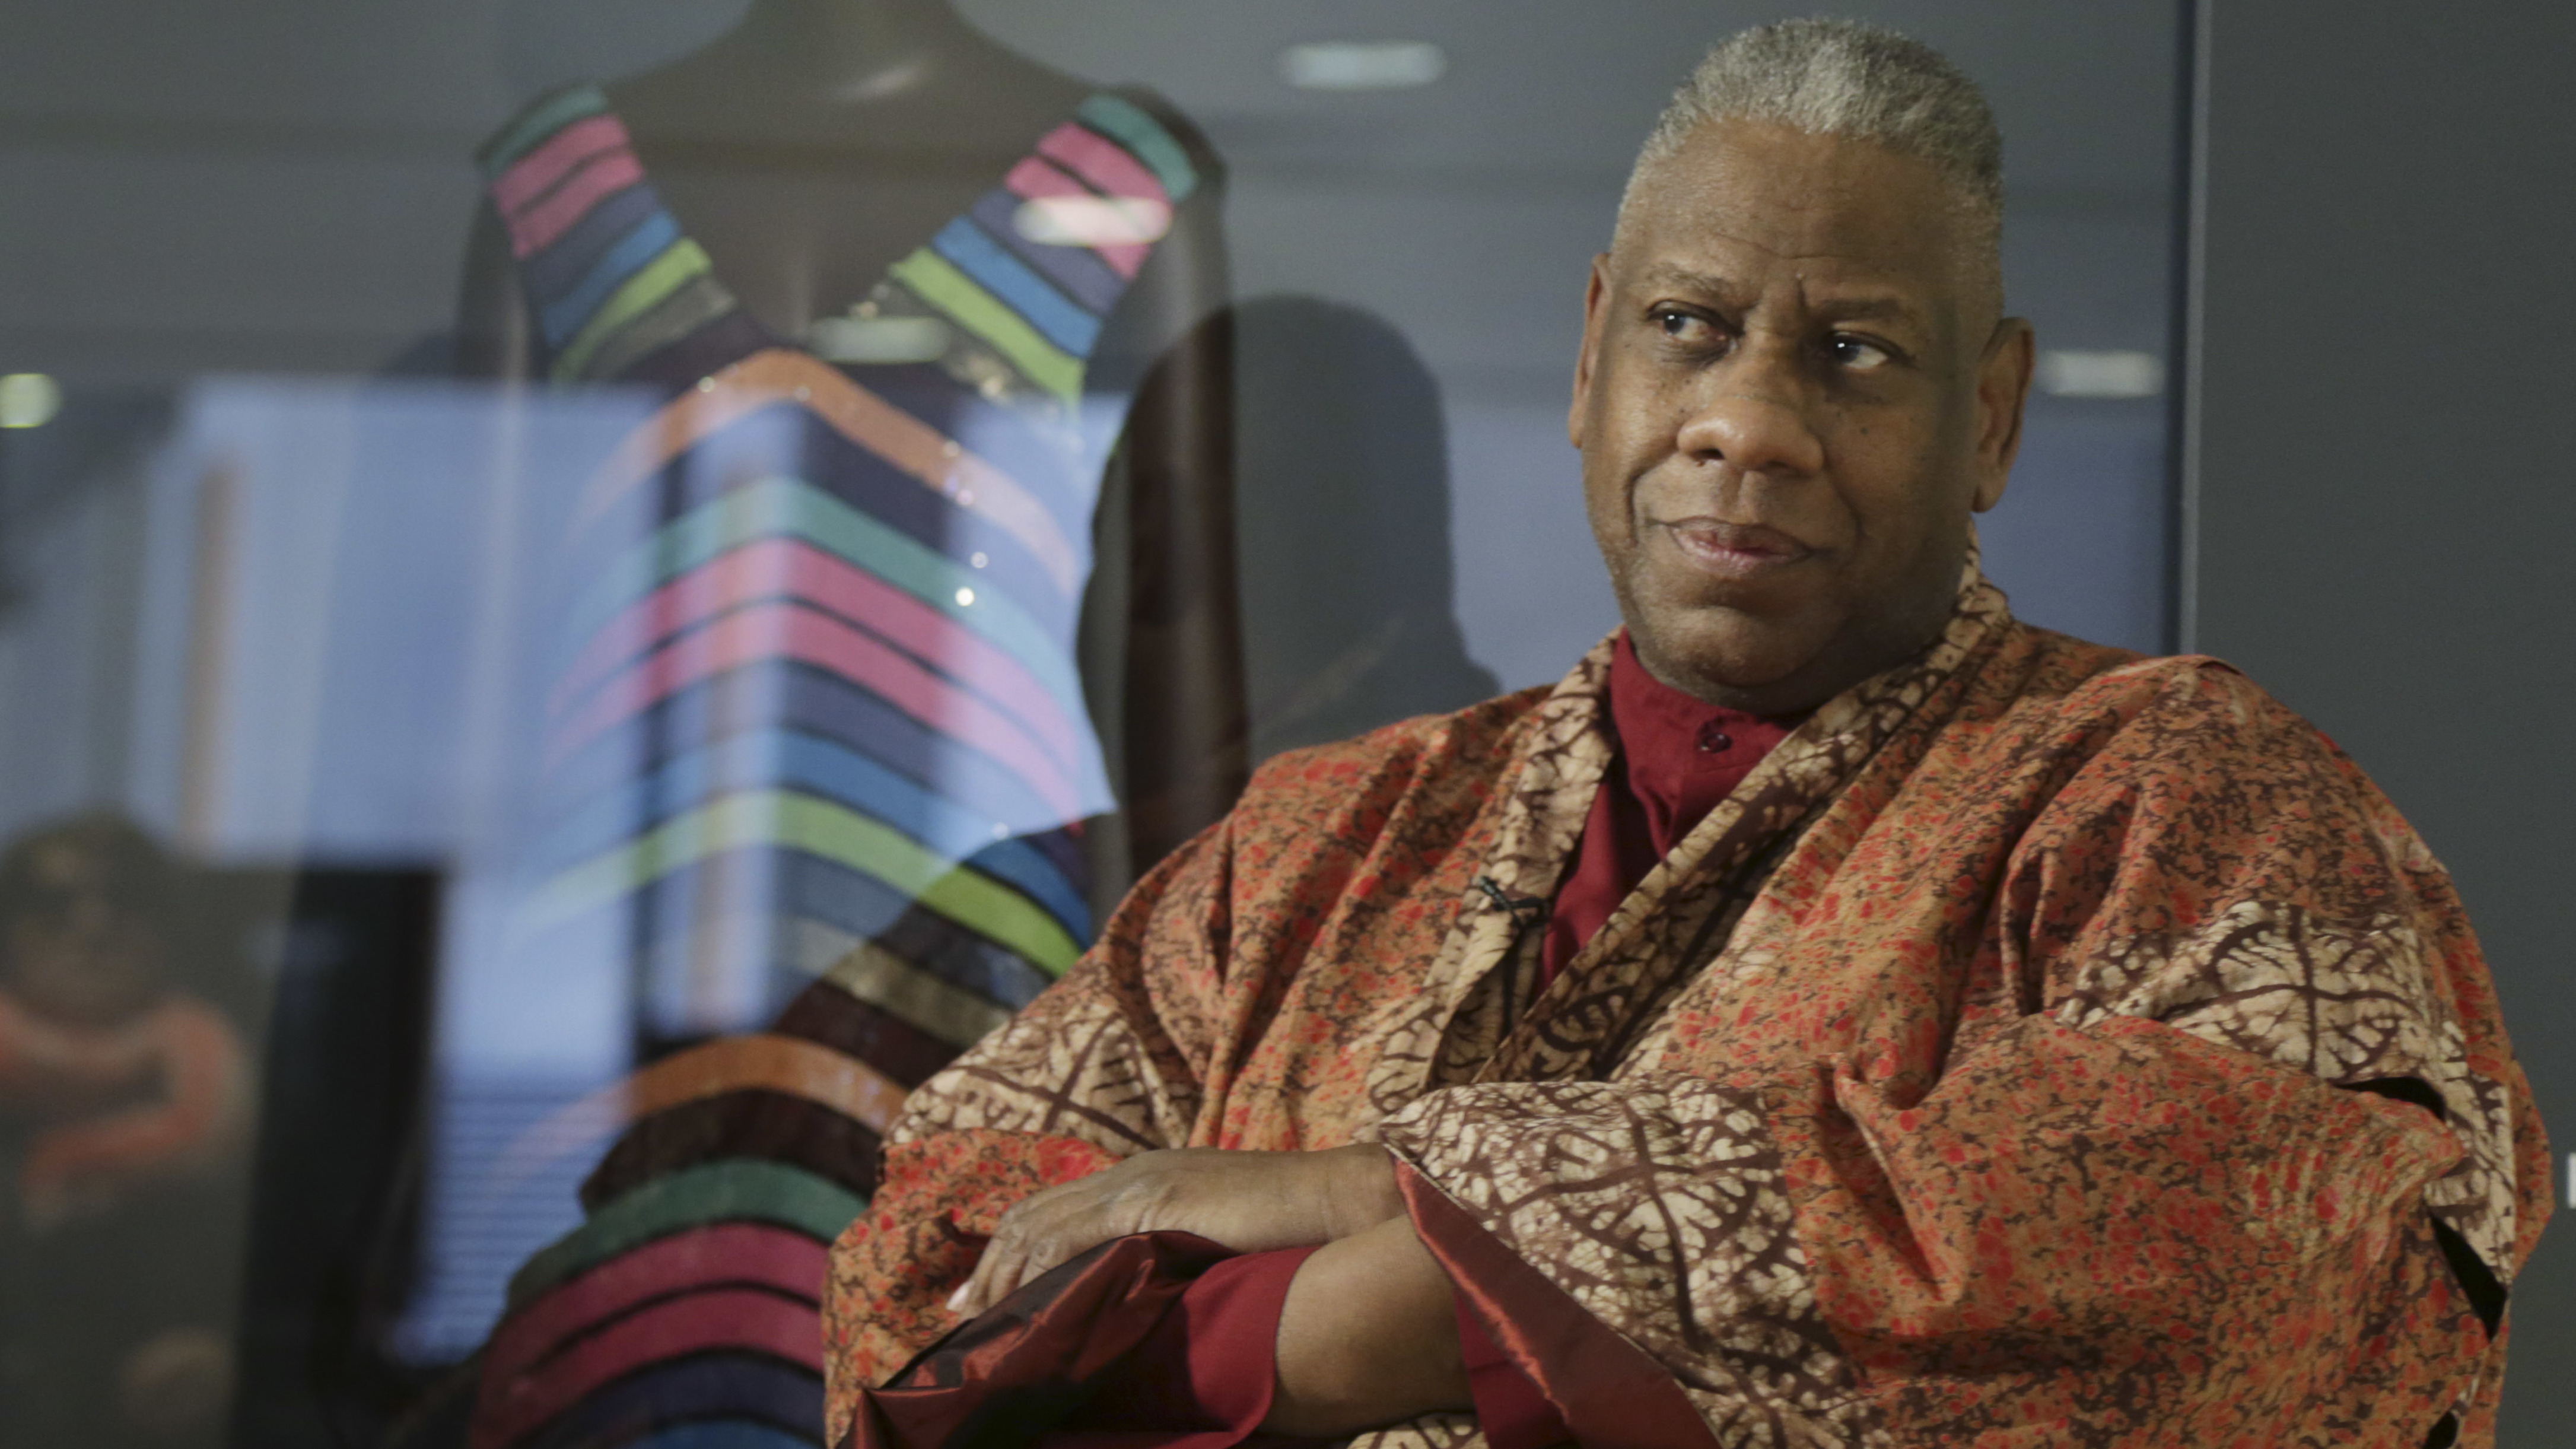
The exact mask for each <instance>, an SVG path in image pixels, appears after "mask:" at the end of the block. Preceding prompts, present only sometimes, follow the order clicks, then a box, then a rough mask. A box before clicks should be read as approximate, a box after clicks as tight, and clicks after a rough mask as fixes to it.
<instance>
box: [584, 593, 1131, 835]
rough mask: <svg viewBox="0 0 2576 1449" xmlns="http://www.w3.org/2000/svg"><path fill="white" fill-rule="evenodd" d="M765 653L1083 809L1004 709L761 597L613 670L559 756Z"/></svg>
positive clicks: (1054, 801)
mask: <svg viewBox="0 0 2576 1449" xmlns="http://www.w3.org/2000/svg"><path fill="white" fill-rule="evenodd" d="M763 659H793V660H795V661H797V662H798V663H801V664H811V665H813V666H815V667H816V668H818V669H826V670H829V671H831V672H832V673H834V674H838V675H840V676H841V677H842V678H844V679H849V680H852V681H854V682H856V683H858V684H860V685H862V686H864V687H866V688H867V689H869V690H872V691H874V692H875V693H876V694H878V695H879V696H881V697H883V698H884V699H885V700H887V701H888V702H889V703H891V704H893V705H894V706H895V707H896V708H897V709H900V710H902V711H903V712H904V713H905V714H908V715H911V716H912V717H913V718H914V719H917V720H919V721H921V722H922V723H923V724H925V725H928V726H929V727H930V728H931V729H933V730H936V731H937V732H939V733H940V734H943V735H946V736H948V737H950V738H952V739H955V740H959V741H961V742H963V743H965V744H967V745H971V746H973V747H974V748H975V749H978V750H981V751H983V752H984V753H985V754H987V755H990V756H992V757H993V758H994V759H996V760H999V761H1000V762H1002V763H1003V764H1004V765H1007V766H1009V767H1010V769H1011V770H1012V772H1013V773H1015V774H1017V775H1019V776H1020V778H1021V779H1023V780H1025V781H1027V782H1028V785H1029V788H1031V789H1033V790H1035V791H1037V793H1038V794H1039V795H1040V796H1041V797H1043V798H1044V799H1045V800H1046V802H1047V803H1048V804H1049V805H1052V806H1054V807H1055V808H1056V809H1058V810H1060V811H1062V812H1063V814H1064V818H1066V819H1068V820H1070V819H1072V818H1074V817H1075V816H1076V815H1078V814H1079V813H1081V812H1080V810H1079V809H1078V807H1077V803H1076V801H1075V799H1074V793H1073V788H1072V786H1070V785H1069V784H1067V783H1066V781H1065V778H1064V775H1063V772H1062V771H1061V770H1059V769H1058V768H1057V766H1056V764H1055V762H1054V761H1052V760H1050V759H1048V758H1047V754H1046V751H1045V750H1044V749H1043V748H1041V747H1040V746H1039V745H1038V743H1037V742H1036V741H1035V740H1032V739H1030V738H1029V737H1028V735H1027V734H1025V733H1023V732H1022V731H1021V729H1020V727H1019V726H1018V725H1017V724H1014V723H1013V722H1012V721H1011V720H1010V719H1009V718H1008V717H1006V716H1004V715H1003V714H1002V713H1001V712H1000V711H998V710H996V709H994V708H993V707H992V706H991V705H989V704H986V703H984V701H982V700H980V699H977V698H976V697H975V696H973V695H971V694H968V693H967V692H965V691H964V690H962V689H959V688H957V687H956V686H955V685H953V684H950V683H949V682H948V681H946V680H944V679H941V678H940V677H939V676H937V675H935V674H932V673H931V672H930V671H929V670H927V669H924V668H922V667H921V666H920V665H918V664H915V663H913V662H912V661H911V660H910V659H907V658H905V657H904V656H903V655H901V654H898V653H896V652H895V651H894V650H892V649H890V648H887V647H886V646H885V645H883V644H880V643H878V642H877V641H876V640H875V639H873V638H871V637H869V636H868V635H866V634H862V633H860V632H859V631H858V630H856V629H853V628H851V627H850V626H849V625H847V624H844V623H842V622H841V621H840V620H838V619H834V618H830V617H827V616H825V615H822V614H818V613H815V612H814V611H813V610H811V609H805V608H799V607H797V606H796V605H794V604H760V605H755V606H754V607H752V608H748V609H744V610H742V611H741V612H739V613H734V614H728V615H726V616H725V617H723V618H721V619H718V620H717V621H715V622H714V623H712V624H709V625H708V626H707V627H705V628H703V629H700V630H698V631H697V632H696V633H694V634H686V635H683V636H681V637H680V638H679V639H678V640H676V641H674V642H673V643H672V644H671V645H670V646H669V647H667V648H665V649H663V650H662V651H661V652H660V653H658V654H655V655H653V656H652V657H651V658H649V659H646V660H644V661H643V662H642V663H640V664H637V665H636V666H634V667H633V668H631V669H628V670H627V671H625V672H624V673H622V674H620V675H618V676H617V677H616V678H614V679H611V680H610V681H608V683H606V684H604V685H602V686H601V687H600V690H599V692H598V693H597V694H594V695H592V696H591V697H590V703H589V704H588V705H586V706H585V707H584V708H583V709H582V710H581V712H580V713H579V714H577V715H575V716H574V717H573V718H572V719H571V720H570V721H569V722H568V723H567V724H566V725H565V726H564V728H563V731H562V732H561V733H560V734H558V735H557V736H556V744H555V751H554V754H555V758H556V759H558V760H560V759H562V758H563V757H564V756H566V755H569V754H571V753H572V752H573V751H574V750H577V749H579V748H581V747H582V746H583V745H585V744H588V743H589V742H590V741H591V740H593V739H596V738H597V737H598V736H599V735H600V733H601V732H602V731H604V730H606V729H608V728H609V727H610V726H612V725H615V724H616V723H617V722H618V721H620V720H623V719H626V718H627V717H629V716H631V715H633V714H634V713H636V712H637V711H638V710H642V709H645V708H648V707H650V706H651V705H652V704H653V703H654V702H655V701H656V700H659V699H662V698H663V697H665V696H666V695H669V694H670V693H671V692H672V691H674V690H678V689H685V688H687V687H688V686H689V685H691V684H695V683H696V682H698V681H699V680H702V679H706V678H708V677H710V676H712V675H717V674H722V673H724V672H725V671H727V670H730V669H739V668H741V667H742V666H744V665H746V664H752V663H756V662H758V661H760V660H763Z"/></svg>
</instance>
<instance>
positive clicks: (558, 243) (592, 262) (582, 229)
mask: <svg viewBox="0 0 2576 1449" xmlns="http://www.w3.org/2000/svg"><path fill="white" fill-rule="evenodd" d="M661 209H662V198H661V197H659V196H657V195H655V194H654V191H653V188H652V186H651V185H649V184H648V183H645V182H642V181H638V182H636V183H635V184H634V185H632V186H629V187H627V188H625V189H624V190H622V191H619V192H617V193H616V194H615V195H613V196H610V197H608V198H607V199H605V200H603V201H601V202H600V203H599V204H598V205H597V206H594V207H592V208H591V209H590V210H589V211H587V212H584V213H583V214H582V218H581V220H579V221H577V222H574V223H573V224H572V230H570V231H568V232H565V233H564V234H563V235H562V236H559V237H556V238H555V242H554V245H553V246H550V247H548V248H546V249H545V250H544V251H541V252H539V253H537V254H536V255H535V256H533V257H529V258H528V259H526V260H525V261H523V262H521V263H520V264H519V275H520V276H522V277H525V278H526V279H527V284H528V295H529V296H531V297H534V298H535V299H536V300H537V305H539V306H544V305H545V304H546V303H548V302H551V301H553V300H554V299H555V298H557V297H560V296H562V295H563V294H564V291H565V289H566V288H569V287H573V286H576V285H578V284H579V283H580V281H581V278H582V274H583V273H585V272H587V271H589V270H590V269H591V268H592V267H595V266H597V265H599V259H600V258H601V257H604V256H606V255H608V249H609V248H610V247H612V246H615V245H616V244H617V239H618V238H619V237H622V236H624V235H626V233H627V232H629V231H631V230H633V229H634V228H635V226H636V225H637V224H638V223H640V222H642V221H643V220H644V218H646V217H648V216H651V215H652V214H653V213H655V212H657V211H660V210H661Z"/></svg>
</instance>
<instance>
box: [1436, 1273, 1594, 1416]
mask: <svg viewBox="0 0 2576 1449" xmlns="http://www.w3.org/2000/svg"><path fill="white" fill-rule="evenodd" d="M1458 1352H1459V1354H1460V1356H1461V1357H1462V1358H1463V1359H1464V1361H1465V1363H1466V1365H1467V1392H1468V1393H1469V1395H1470V1396H1472V1397H1473V1398H1474V1400H1475V1404H1476V1426H1477V1427H1478V1428H1480V1429H1482V1430H1484V1431H1485V1443H1486V1444H1487V1446H1489V1449H1547V1446H1548V1445H1551V1444H1562V1443H1564V1442H1565V1441H1567V1440H1569V1439H1571V1438H1573V1437H1574V1436H1573V1434H1571V1433H1570V1432H1568V1431H1567V1429H1566V1427H1565V1418H1564V1416H1563V1415H1561V1414H1559V1413H1557V1411H1556V1405H1554V1404H1551V1403H1549V1402H1548V1401H1547V1395H1545V1394H1543V1393H1541V1392H1539V1387H1538V1384H1537V1382H1536V1381H1534V1380H1532V1379H1531V1378H1530V1376H1529V1375H1528V1374H1527V1373H1524V1372H1522V1370H1521V1366H1520V1365H1519V1364H1518V1363H1516V1362H1514V1361H1513V1360H1512V1356H1511V1355H1510V1354H1507V1353H1505V1352H1503V1350H1502V1347H1501V1345H1499V1344H1497V1343H1495V1342H1494V1337H1493V1335H1492V1334H1490V1333H1487V1332H1486V1331H1485V1325H1484V1323H1483V1322H1482V1321H1480V1320H1479V1319H1478V1318H1477V1317H1476V1315H1475V1314H1474V1313H1472V1312H1470V1311H1468V1308H1467V1300H1466V1298H1465V1297H1464V1296H1463V1295H1462V1296H1460V1297H1459V1299H1458Z"/></svg>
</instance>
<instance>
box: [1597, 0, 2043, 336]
mask: <svg viewBox="0 0 2576 1449" xmlns="http://www.w3.org/2000/svg"><path fill="white" fill-rule="evenodd" d="M1713 121H1754V122H1759V123H1762V124H1767V125H1774V126H1784V127H1787V128H1789V129H1791V130H1797V131H1806V132H1809V133H1811V134H1815V135H1824V136H1843V137H1848V138H1850V139H1852V140H1855V141H1867V142H1869V143H1871V144H1872V145H1877V146H1883V147H1885V148H1887V149H1888V150H1890V151H1894V152H1897V153H1898V154H1900V155H1905V156H1913V157H1916V158H1919V159H1921V160H1924V161H1927V162H1930V163H1931V164H1932V166H1933V168H1934V169H1935V170H1937V171H1939V172H1940V173H1941V175H1942V177H1943V179H1945V180H1947V181H1948V182H1949V183H1950V185H1951V187H1952V188H1953V190H1954V191H1955V192H1956V193H1957V195H1958V198H1959V200H1960V201H1961V202H1962V203H1964V205H1965V206H1966V208H1967V212H1968V215H1969V218H1970V220H1971V222H1972V223H1973V226H1972V230H1973V232H1974V234H1975V235H1974V237H1973V241H1974V242H1975V243H1977V244H1979V245H1981V246H1982V247H1983V248H1984V250H1985V251H1986V252H1987V253H1988V255H1987V257H1986V258H1983V259H1981V260H1984V261H1985V262H1986V263H1987V264H1988V266H1989V269H1990V272H1991V274H1992V275H1993V276H1994V277H1995V280H1996V285H1997V288H1998V292H2000V287H2001V277H2000V272H2001V262H2000V259H1999V257H1998V256H1997V255H1996V254H1997V253H1998V252H1999V251H2000V248H2001V243H2002V235H2003V214H2004V143H2003V136H2002V134H2001V133H2000V132H1998V131H1997V130H1996V129H1995V115H1994V111H1993V110H1992V109H1991V108H1990V107H1988V106H1987V104H1986V97H1985V94H1984V93H1983V92H1981V91H1979V90H1978V89H1977V83H1976V82H1975V81H1972V80H1970V79H1968V77H1967V73H1966V72H1964V71H1962V70H1960V69H1959V68H1958V67H1957V66H1955V65H1953V64H1951V63H1950V60H1949V58H1948V57H1946V56H1944V55H1942V54H1941V52H1939V51H1937V50H1934V49H1933V48H1932V47H1930V46H1928V45H1925V44H1924V43H1923V42H1921V41H1919V40H1916V39H1914V38H1912V37H1911V36H1906V35H1900V34H1898V33H1897V32H1895V31H1893V30H1889V29H1887V28H1886V27H1884V26H1879V25H1867V24H1863V23H1862V22H1860V21H1857V20H1827V19H1810V20H1782V21H1779V22H1777V23H1775V24H1771V25H1758V26H1755V27H1754V28H1753V29H1751V30H1745V31H1740V32H1738V33H1737V34H1735V35H1733V36H1730V37H1728V38H1727V39H1726V40H1723V41H1721V42H1719V43H1718V45H1717V46H1716V48H1714V49H1712V50H1711V51H1709V53H1708V55H1707V56H1706V57H1705V58H1703V59H1702V60H1701V61H1700V63H1699V65H1698V66H1697V67H1695V68H1694V69H1693V70H1692V71H1691V74H1690V78H1689V79H1688V80H1686V81H1683V82H1682V85H1681V89H1680V90H1678V91H1675V92H1674V93H1673V98H1672V101H1671V102H1670V103H1669V104H1667V105H1666V106H1665V107H1664V113H1663V115H1662V116H1661V117H1659V118H1658V119H1657V120H1656V122H1655V129H1654V131H1653V132H1652V133H1651V134H1650V135H1648V136H1647V137H1646V144H1645V147H1644V148H1643V149H1642V150H1640V151H1639V152H1638V154H1637V164H1636V167H1635V168H1634V169H1633V170H1631V171H1630V172H1629V174H1628V194H1627V196H1625V197H1622V198H1621V201H1620V205H1619V215H1620V219H1621V221H1622V222H1625V220H1626V219H1627V214H1628V201H1629V200H1630V199H1631V198H1633V197H1634V196H1635V194H1636V190H1637V179H1638V177H1640V176H1642V175H1644V174H1645V173H1646V172H1647V171H1648V170H1650V169H1652V168H1653V167H1654V166H1655V164H1656V163H1657V162H1660V161H1663V160H1665V159H1667V158H1669V157H1670V156H1672V155H1673V153H1674V152H1676V151H1679V150H1680V149H1681V148H1682V145H1683V143H1684V142H1686V141H1688V140H1689V139H1690V138H1691V137H1692V136H1693V135H1694V134H1696V133H1697V132H1698V131H1699V129H1700V128H1701V127H1702V126H1705V125H1708V124H1709V123H1710V122H1713Z"/></svg>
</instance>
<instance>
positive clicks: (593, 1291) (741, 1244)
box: [483, 1223, 832, 1380]
mask: <svg viewBox="0 0 2576 1449" xmlns="http://www.w3.org/2000/svg"><path fill="white" fill-rule="evenodd" d="M831 1256H832V1250H831V1249H830V1248H829V1247H827V1246H825V1245H824V1244H822V1243H818V1242H815V1241H814V1240H813V1239H812V1238H809V1237H807V1236H805V1235H804V1234H803V1233H797V1232H790V1231H789V1230H787V1229H785V1228H776V1227H771V1226H769V1225H768V1224H766V1223H718V1224H716V1225H715V1226H713V1227H705V1228H694V1229H691V1230H690V1231H688V1232H685V1233H678V1234H674V1235H673V1236H671V1237H667V1238H662V1239H659V1240H657V1241H654V1242H651V1243H647V1244H645V1245H644V1246H642V1247H640V1248H637V1249H635V1250H634V1251H632V1252H629V1253H626V1254H623V1255H621V1256H619V1257H615V1258H611V1259H609V1260H608V1261H607V1262H605V1263H602V1264H600V1265H599V1266H598V1267H596V1268H593V1269H591V1270H590V1271H589V1272H587V1273H584V1274H582V1275H581V1276H580V1277H578V1278H575V1279H573V1280H571V1281H570V1282H567V1283H562V1284H559V1285H557V1286H556V1287H554V1288H552V1289H550V1290H548V1291H547V1292H546V1293H544V1294H542V1295H540V1296H539V1297H538V1298H537V1300H536V1301H535V1302H533V1303H530V1304H529V1305H528V1306H527V1307H525V1308H522V1309H520V1310H519V1311H518V1312H516V1313H514V1314H511V1315H510V1316H509V1318H508V1319H507V1320H505V1321H504V1322H503V1323H502V1324H501V1326H500V1327H499V1328H497V1329H495V1330H494V1331H493V1333H492V1341H491V1342H490V1343H489V1344H487V1345H485V1346H484V1349H483V1372H484V1374H485V1375H486V1376H487V1377H490V1378H493V1379H503V1380H506V1379H508V1378H510V1377H512V1376H513V1375H516V1374H518V1373H520V1372H522V1371H523V1370H525V1369H526V1368H528V1367H529V1366H530V1365H531V1364H534V1363H536V1362H537V1361H538V1360H539V1359H542V1358H544V1357H545V1356H546V1355H547V1354H549V1353H552V1352H553V1351H554V1350H555V1349H556V1348H558V1347H560V1346H561V1345H562V1343H563V1341H564V1340H565V1339H568V1338H570V1337H572V1336H573V1335H574V1334H577V1333H580V1332H582V1331H583V1330H585V1329H588V1328H592V1327H594V1326H596V1325H598V1324H600V1323H604V1322H606V1321H607V1320H609V1319H611V1318H615V1317H617V1316H618V1315H619V1314H622V1313H627V1312H631V1311H633V1309H634V1308H635V1306H636V1305H637V1304H640V1303H644V1302H648V1301H650V1300H652V1299H655V1298H667V1297H670V1296H671V1295H672V1294H675V1293H683V1292H689V1291H693V1290H700V1289H707V1288H718V1287H728V1286H734V1285H740V1284H759V1285H761V1286H763V1287H768V1288H775V1289H779V1290H782V1291H784V1292H788V1293H793V1294H795V1295H796V1296H797V1297H800V1298H805V1299H809V1300H812V1301H813V1302H815V1303H820V1302H822V1300H823V1274H824V1269H825V1267H826V1266H827V1265H828V1264H829V1263H830V1261H831Z"/></svg>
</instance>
